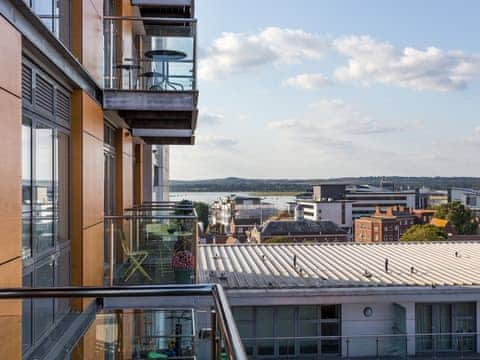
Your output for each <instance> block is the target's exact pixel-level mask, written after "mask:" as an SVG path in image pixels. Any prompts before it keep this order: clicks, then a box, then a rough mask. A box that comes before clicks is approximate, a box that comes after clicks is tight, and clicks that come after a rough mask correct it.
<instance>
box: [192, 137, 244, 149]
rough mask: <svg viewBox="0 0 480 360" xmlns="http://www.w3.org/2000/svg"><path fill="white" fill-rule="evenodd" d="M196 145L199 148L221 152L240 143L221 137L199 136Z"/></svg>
mask: <svg viewBox="0 0 480 360" xmlns="http://www.w3.org/2000/svg"><path fill="white" fill-rule="evenodd" d="M196 144H197V145H198V146H199V147H209V148H218V149H220V150H222V149H223V150H224V149H230V148H232V147H234V146H235V145H237V144H238V141H237V140H235V139H233V138H231V137H227V136H221V135H198V136H197V137H196Z"/></svg>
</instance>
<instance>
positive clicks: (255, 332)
mask: <svg viewBox="0 0 480 360" xmlns="http://www.w3.org/2000/svg"><path fill="white" fill-rule="evenodd" d="M233 315H234V317H235V322H236V324H237V327H238V330H239V332H240V336H241V337H242V339H243V343H244V347H245V350H246V352H247V354H248V355H249V357H250V358H252V359H262V358H269V359H278V358H292V357H307V358H308V357H309V356H314V357H315V356H317V355H321V354H325V355H338V354H340V339H335V336H340V306H339V305H322V306H318V305H306V306H274V307H268V306H257V307H234V308H233ZM326 336H331V337H333V338H322V337H326Z"/></svg>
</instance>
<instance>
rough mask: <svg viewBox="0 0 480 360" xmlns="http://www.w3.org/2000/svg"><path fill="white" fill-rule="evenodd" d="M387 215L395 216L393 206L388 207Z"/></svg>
mask: <svg viewBox="0 0 480 360" xmlns="http://www.w3.org/2000/svg"><path fill="white" fill-rule="evenodd" d="M386 215H387V216H393V208H391V207H389V208H387V214H386Z"/></svg>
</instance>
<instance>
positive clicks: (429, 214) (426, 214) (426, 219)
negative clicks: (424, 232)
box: [411, 209, 435, 225]
mask: <svg viewBox="0 0 480 360" xmlns="http://www.w3.org/2000/svg"><path fill="white" fill-rule="evenodd" d="M411 213H412V214H413V215H415V217H416V219H415V224H418V225H426V224H430V222H431V221H432V219H433V218H434V216H435V210H429V209H413V210H411Z"/></svg>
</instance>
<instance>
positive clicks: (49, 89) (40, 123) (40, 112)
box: [22, 59, 71, 357]
mask: <svg viewBox="0 0 480 360" xmlns="http://www.w3.org/2000/svg"><path fill="white" fill-rule="evenodd" d="M34 89H35V90H34ZM22 100H23V123H22V205H23V206H22V222H23V224H22V226H23V233H22V257H23V286H24V287H52V286H68V285H70V221H69V217H70V136H69V130H68V128H69V120H70V106H71V103H70V93H69V92H68V91H67V90H66V89H65V88H64V87H62V86H60V85H59V84H58V83H56V82H55V81H54V80H53V79H52V78H51V77H50V76H48V75H47V74H45V73H44V72H42V71H41V70H40V69H38V68H37V67H36V65H34V64H33V63H32V62H30V61H28V60H27V59H24V64H23V69H22ZM69 311H70V303H69V301H68V300H64V299H57V300H53V299H34V300H25V301H24V303H23V316H22V321H23V336H22V342H23V350H24V355H25V356H26V357H27V356H28V354H29V353H30V352H31V351H32V350H33V349H34V348H35V346H36V345H37V344H38V343H40V342H41V341H42V340H43V339H44V338H45V337H47V336H48V334H49V333H50V331H51V330H52V329H53V328H54V326H56V324H57V323H58V322H59V321H61V320H62V319H63V317H64V315H65V314H66V313H68V312H69Z"/></svg>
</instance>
